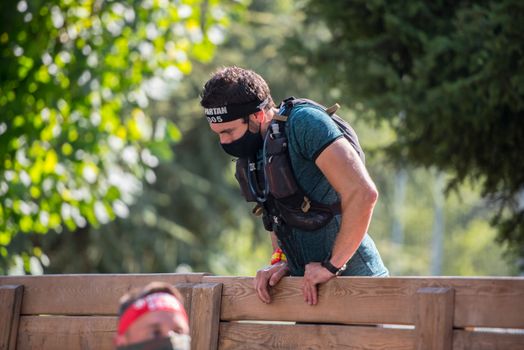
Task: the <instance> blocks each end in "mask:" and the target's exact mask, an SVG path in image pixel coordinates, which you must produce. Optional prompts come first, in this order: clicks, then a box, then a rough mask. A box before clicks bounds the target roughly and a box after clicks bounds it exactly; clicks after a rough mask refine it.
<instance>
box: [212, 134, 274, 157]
mask: <svg viewBox="0 0 524 350" xmlns="http://www.w3.org/2000/svg"><path fill="white" fill-rule="evenodd" d="M263 143H264V139H263V138H262V135H260V132H251V131H249V127H248V129H247V130H246V133H245V134H244V135H243V136H242V137H241V138H239V139H238V140H236V141H233V142H231V143H221V144H220V145H222V148H223V149H224V151H225V152H226V153H227V154H230V155H232V156H233V157H238V158H247V157H249V156H252V155H254V154H255V153H257V151H258V150H259V149H260V148H262V144H263Z"/></svg>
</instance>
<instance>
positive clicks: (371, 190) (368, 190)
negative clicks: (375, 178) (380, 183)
mask: <svg viewBox="0 0 524 350" xmlns="http://www.w3.org/2000/svg"><path fill="white" fill-rule="evenodd" d="M361 200H362V202H363V204H364V205H368V206H369V207H371V208H373V207H374V206H375V204H376V203H377V201H378V190H377V188H376V186H375V185H374V184H370V185H368V186H365V187H364V188H363V189H362V191H361Z"/></svg>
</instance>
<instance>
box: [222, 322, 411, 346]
mask: <svg viewBox="0 0 524 350" xmlns="http://www.w3.org/2000/svg"><path fill="white" fill-rule="evenodd" d="M414 339H415V337H414V331H413V330H405V329H385V328H380V327H365V326H341V325H319V324H308V325H305V324H300V325H298V324H297V325H294V324H291V325H289V324H253V323H238V322H222V323H221V324H220V342H219V349H220V350H240V349H247V348H249V349H253V350H258V349H260V350H267V349H275V350H276V349H317V350H324V349H352V350H385V349H395V350H413V348H414Z"/></svg>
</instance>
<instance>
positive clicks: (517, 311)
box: [203, 276, 524, 328]
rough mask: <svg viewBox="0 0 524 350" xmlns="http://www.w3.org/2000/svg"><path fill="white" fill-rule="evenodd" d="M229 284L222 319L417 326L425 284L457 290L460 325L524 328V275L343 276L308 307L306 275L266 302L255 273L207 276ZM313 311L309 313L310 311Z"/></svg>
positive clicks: (282, 287)
mask: <svg viewBox="0 0 524 350" xmlns="http://www.w3.org/2000/svg"><path fill="white" fill-rule="evenodd" d="M203 281H204V282H215V283H223V284H224V291H223V295H222V313H221V319H222V320H225V321H230V320H279V321H300V322H331V323H341V324H381V323H391V324H411V325H413V324H415V322H416V302H415V300H416V297H415V296H416V292H417V290H418V289H420V288H426V287H434V288H447V287H449V288H453V289H454V290H455V311H454V317H453V319H454V327H456V328H465V327H471V326H476V327H502V328H524V303H523V302H522V300H524V278H522V277H513V278H493V277H490V278H449V277H442V278H424V277H420V278H417V277H389V278H370V277H339V278H336V279H333V280H331V281H329V282H328V283H326V284H324V285H322V286H320V288H319V303H318V304H317V305H316V306H308V305H306V304H305V303H304V301H303V297H302V289H301V286H302V278H300V277H285V278H284V279H283V280H282V281H281V282H280V283H279V284H278V285H277V286H276V287H274V288H273V290H272V291H271V294H272V298H273V301H272V303H271V304H269V305H266V304H264V303H262V302H261V301H260V300H259V299H258V297H257V295H256V292H255V290H254V288H253V278H251V277H213V276H205V277H204V278H203ZM304 310H307V312H304Z"/></svg>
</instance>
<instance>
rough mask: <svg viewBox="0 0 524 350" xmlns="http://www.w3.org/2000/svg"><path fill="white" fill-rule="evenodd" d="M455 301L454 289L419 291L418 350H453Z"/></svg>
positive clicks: (424, 289)
mask: <svg viewBox="0 0 524 350" xmlns="http://www.w3.org/2000/svg"><path fill="white" fill-rule="evenodd" d="M454 301H455V300H454V290H453V289H452V288H421V289H419V290H418V291H417V300H416V304H417V323H416V325H415V327H416V328H415V329H416V335H417V338H416V349H417V350H451V349H452V347H453V310H454Z"/></svg>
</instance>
